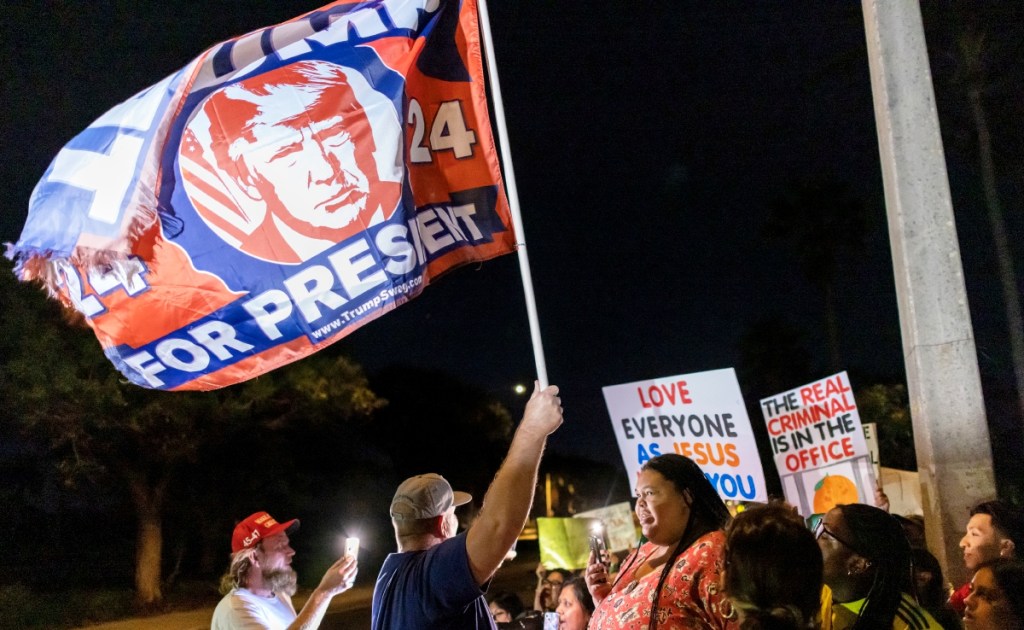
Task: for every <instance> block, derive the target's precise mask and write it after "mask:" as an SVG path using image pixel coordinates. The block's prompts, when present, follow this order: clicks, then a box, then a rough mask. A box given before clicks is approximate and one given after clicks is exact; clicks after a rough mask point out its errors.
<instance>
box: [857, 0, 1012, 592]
mask: <svg viewBox="0 0 1024 630" xmlns="http://www.w3.org/2000/svg"><path fill="white" fill-rule="evenodd" d="M861 6H862V8H863V10H864V25H865V31H866V33H867V43H868V61H869V64H870V66H871V88H872V94H873V96H874V103H875V120H876V125H877V128H878V144H879V150H880V153H881V158H882V179H883V181H884V183H885V205H886V208H887V214H888V217H889V239H890V242H891V246H892V259H893V271H894V273H895V276H896V294H897V298H898V302H899V313H900V327H901V329H902V334H903V355H904V361H905V362H906V368H907V388H908V392H909V394H910V410H911V414H912V417H913V422H914V446H915V449H916V451H917V466H918V470H919V472H920V477H921V498H922V506H923V508H924V516H925V525H926V527H925V529H926V535H927V537H928V547H929V549H930V550H931V552H932V553H934V554H935V556H936V557H937V558H938V559H939V562H940V563H941V564H942V567H943V570H944V571H945V573H946V576H947V577H949V578H950V579H951V580H952V581H953V583H954V584H961V583H963V581H965V580H966V579H968V578H969V576H968V575H966V569H965V568H964V565H963V557H962V555H961V552H960V549H959V547H958V543H959V541H960V538H961V537H962V536H963V531H964V525H965V524H966V523H967V518H968V514H967V512H968V510H969V508H970V507H971V506H972V505H974V504H975V503H978V502H979V501H982V500H985V499H991V498H994V497H995V481H994V476H993V473H992V451H991V447H990V444H989V435H988V423H987V421H986V418H985V405H984V400H983V398H982V393H981V379H980V376H979V374H978V359H977V355H976V354H975V348H974V332H973V329H972V328H971V314H970V310H969V309H968V307H967V291H966V289H965V287H964V278H963V266H962V265H961V262H960V248H959V244H958V242H957V236H956V224H955V222H954V220H953V206H952V202H951V201H950V196H949V180H948V178H947V176H946V164H945V156H944V154H943V149H942V136H941V134H940V133H939V121H938V116H937V114H936V111H935V95H934V91H933V88H932V76H931V71H930V69H929V66H928V53H927V49H926V46H925V40H924V26H923V23H922V21H921V8H920V6H919V5H918V3H917V0H861Z"/></svg>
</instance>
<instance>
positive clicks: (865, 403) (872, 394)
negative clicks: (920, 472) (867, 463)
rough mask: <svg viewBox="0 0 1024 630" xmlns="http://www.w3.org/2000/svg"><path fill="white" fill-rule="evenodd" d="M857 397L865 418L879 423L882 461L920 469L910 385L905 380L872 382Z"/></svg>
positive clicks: (883, 463)
mask: <svg viewBox="0 0 1024 630" xmlns="http://www.w3.org/2000/svg"><path fill="white" fill-rule="evenodd" d="M854 397H855V398H856V399H857V412H858V413H859V414H860V420H861V422H865V423H867V422H874V423H876V424H877V425H878V426H877V429H878V461H879V463H881V465H882V466H886V467H888V468H899V469H901V470H917V455H916V453H915V451H914V427H913V423H912V421H911V418H910V402H909V401H908V399H907V388H906V386H905V385H903V384H902V383H900V384H896V385H886V384H877V385H871V386H869V387H865V388H863V389H860V390H858V391H856V392H854Z"/></svg>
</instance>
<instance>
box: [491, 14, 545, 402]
mask: <svg viewBox="0 0 1024 630" xmlns="http://www.w3.org/2000/svg"><path fill="white" fill-rule="evenodd" d="M478 3H479V9H480V12H479V16H480V34H481V40H482V41H483V44H484V59H485V60H486V62H487V78H488V79H489V80H490V82H491V97H492V98H493V100H494V118H495V120H496V122H497V124H498V144H499V145H501V158H502V160H503V161H504V163H505V188H506V192H507V193H508V205H509V210H510V211H511V213H512V227H513V228H514V229H515V231H516V237H517V238H518V242H517V243H516V246H517V249H518V254H519V273H520V275H521V276H522V278H523V292H524V293H525V294H526V314H527V316H528V317H529V320H530V337H531V339H532V340H533V360H534V362H535V363H536V365H537V380H538V381H540V386H541V387H547V385H548V369H547V365H545V363H544V346H543V345H542V344H541V341H540V320H539V319H538V318H537V302H536V301H535V300H534V297H533V278H532V277H531V276H530V258H529V256H527V254H526V233H525V232H524V231H523V219H522V217H521V216H520V215H519V191H518V189H517V188H516V174H515V170H514V169H513V168H512V151H511V149H510V148H509V142H508V128H507V127H506V126H505V104H504V102H502V100H501V86H500V85H499V84H498V64H497V63H496V62H495V59H494V43H493V40H492V39H491V19H490V16H489V15H488V13H487V0H478Z"/></svg>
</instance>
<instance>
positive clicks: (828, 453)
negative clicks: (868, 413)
mask: <svg viewBox="0 0 1024 630" xmlns="http://www.w3.org/2000/svg"><path fill="white" fill-rule="evenodd" d="M761 412H762V413H763V414H764V419H765V423H766V424H767V426H768V436H769V438H770V440H771V447H772V453H773V454H774V456H775V466H776V467H777V468H778V470H779V476H780V478H781V479H782V488H783V492H784V493H785V495H786V500H787V501H789V502H790V503H792V504H793V505H796V506H797V507H798V508H799V509H800V513H801V514H803V515H804V516H809V515H811V514H821V513H824V512H827V511H829V510H831V509H832V508H833V507H835V506H836V505H838V504H841V503H867V504H869V505H873V504H874V492H875V472H874V467H873V465H872V461H871V454H870V452H869V451H868V447H867V443H866V442H865V441H864V429H863V428H862V426H861V422H860V415H859V414H858V413H857V403H856V402H855V401H854V398H853V388H852V387H850V379H849V377H848V376H847V375H846V372H840V373H839V374H835V375H833V376H829V377H828V378H824V379H821V380H820V381H815V382H813V383H810V384H808V385H804V386H803V387H798V388H796V389H791V390H789V391H787V392H783V393H781V394H777V395H775V396H771V397H768V398H764V399H762V400H761Z"/></svg>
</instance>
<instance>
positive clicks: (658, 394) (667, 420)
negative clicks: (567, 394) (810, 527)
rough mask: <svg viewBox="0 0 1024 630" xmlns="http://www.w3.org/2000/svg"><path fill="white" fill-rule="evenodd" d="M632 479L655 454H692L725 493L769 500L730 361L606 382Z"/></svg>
mask: <svg viewBox="0 0 1024 630" xmlns="http://www.w3.org/2000/svg"><path fill="white" fill-rule="evenodd" d="M603 391H604V399H605V403H606V404H607V405H608V413H609V415H610V416H611V420H612V429H613V430H614V431H615V437H616V439H617V440H618V443H619V449H620V451H621V452H622V461H623V463H624V464H625V465H626V474H627V475H628V476H629V481H630V483H635V481H636V476H637V474H638V473H639V472H640V467H641V466H643V464H644V463H645V462H646V461H647V460H649V459H651V458H652V457H655V456H657V455H662V454H666V453H677V454H679V455H685V456H686V457H689V458H690V459H692V460H693V461H694V462H695V463H696V464H697V465H698V466H700V468H701V470H703V471H704V475H705V476H706V477H707V478H708V481H710V482H711V485H713V486H714V487H715V489H716V490H717V491H718V493H719V495H721V497H722V498H723V499H733V500H737V501H767V500H768V492H767V488H766V486H765V482H764V470H763V469H762V468H761V459H760V457H758V454H757V444H756V442H755V441H754V433H753V430H752V429H751V427H750V418H749V417H748V416H747V409H746V406H745V405H744V403H743V395H742V394H741V393H740V385H739V382H738V381H737V380H736V372H735V371H734V370H733V369H732V368H726V369H723V370H711V371H708V372H697V373H694V374H683V375H680V376H669V377H665V378H657V379H653V380H649V381H637V382H635V383H626V384H623V385H609V386H608V387H605V388H604V389H603Z"/></svg>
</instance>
